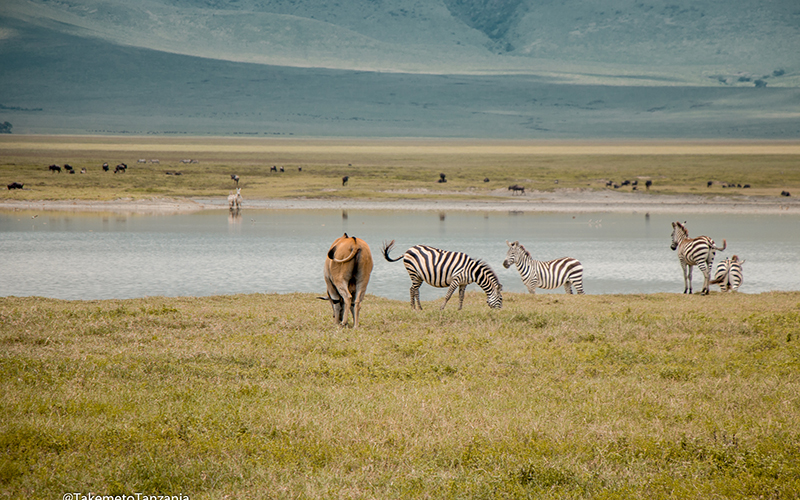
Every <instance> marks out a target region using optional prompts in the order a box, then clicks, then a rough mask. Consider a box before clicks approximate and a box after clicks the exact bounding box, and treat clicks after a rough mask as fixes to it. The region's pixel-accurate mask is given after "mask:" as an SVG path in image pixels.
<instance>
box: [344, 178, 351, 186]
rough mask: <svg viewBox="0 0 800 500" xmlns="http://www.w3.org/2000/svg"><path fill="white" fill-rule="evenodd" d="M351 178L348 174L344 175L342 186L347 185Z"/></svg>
mask: <svg viewBox="0 0 800 500" xmlns="http://www.w3.org/2000/svg"><path fill="white" fill-rule="evenodd" d="M349 180H350V177H349V176H347V175H345V176H344V177H342V186H346V185H347V181H349Z"/></svg>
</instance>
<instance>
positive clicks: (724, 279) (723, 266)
mask: <svg viewBox="0 0 800 500" xmlns="http://www.w3.org/2000/svg"><path fill="white" fill-rule="evenodd" d="M744 263H745V261H743V260H739V256H738V255H734V256H733V257H731V258H730V259H725V260H723V261H722V262H720V263H719V264H717V272H716V273H714V279H713V280H711V283H710V284H711V285H719V287H720V289H722V291H723V292H730V291H734V292H735V291H737V290H739V287H740V286H742V282H743V281H744V275H743V274H742V264H744Z"/></svg>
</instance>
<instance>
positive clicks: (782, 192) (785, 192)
mask: <svg viewBox="0 0 800 500" xmlns="http://www.w3.org/2000/svg"><path fill="white" fill-rule="evenodd" d="M791 195H792V193H790V192H789V191H781V196H791Z"/></svg>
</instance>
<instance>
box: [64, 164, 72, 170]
mask: <svg viewBox="0 0 800 500" xmlns="http://www.w3.org/2000/svg"><path fill="white" fill-rule="evenodd" d="M64 170H72V165H70V164H69V163H67V164H65V165H64Z"/></svg>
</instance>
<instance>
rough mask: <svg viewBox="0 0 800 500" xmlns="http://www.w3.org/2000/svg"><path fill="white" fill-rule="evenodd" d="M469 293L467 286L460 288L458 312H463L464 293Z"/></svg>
mask: <svg viewBox="0 0 800 500" xmlns="http://www.w3.org/2000/svg"><path fill="white" fill-rule="evenodd" d="M466 291H467V285H461V286H459V287H458V310H459V311H460V310H461V307H462V306H463V305H464V292H466Z"/></svg>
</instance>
